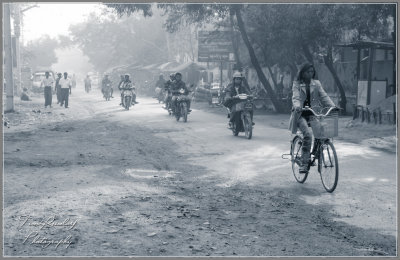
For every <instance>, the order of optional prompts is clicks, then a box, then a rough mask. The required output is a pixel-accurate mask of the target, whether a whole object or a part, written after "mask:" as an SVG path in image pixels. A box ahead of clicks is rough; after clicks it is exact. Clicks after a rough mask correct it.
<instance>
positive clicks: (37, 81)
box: [31, 70, 55, 92]
mask: <svg viewBox="0 0 400 260" xmlns="http://www.w3.org/2000/svg"><path fill="white" fill-rule="evenodd" d="M46 71H48V72H49V74H50V77H52V78H53V79H54V81H55V76H54V72H53V71H51V70H43V71H36V72H35V73H33V75H32V78H31V80H32V91H33V92H43V91H44V87H43V86H42V87H41V86H40V85H41V83H42V80H43V79H44V78H45V73H46Z"/></svg>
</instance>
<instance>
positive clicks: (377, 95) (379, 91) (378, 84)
mask: <svg viewBox="0 0 400 260" xmlns="http://www.w3.org/2000/svg"><path fill="white" fill-rule="evenodd" d="M386 86H387V82H386V80H382V81H371V102H370V105H376V104H378V103H379V102H381V101H382V100H384V99H386Z"/></svg>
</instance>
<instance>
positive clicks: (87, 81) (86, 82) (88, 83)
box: [85, 75, 92, 93]
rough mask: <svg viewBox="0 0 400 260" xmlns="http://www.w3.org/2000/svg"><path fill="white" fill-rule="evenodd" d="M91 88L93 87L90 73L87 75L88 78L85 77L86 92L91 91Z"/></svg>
mask: <svg viewBox="0 0 400 260" xmlns="http://www.w3.org/2000/svg"><path fill="white" fill-rule="evenodd" d="M91 88H92V80H91V79H90V77H89V75H86V78H85V91H86V93H89V91H90V90H91Z"/></svg>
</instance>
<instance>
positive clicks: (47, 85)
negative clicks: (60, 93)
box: [40, 71, 54, 108]
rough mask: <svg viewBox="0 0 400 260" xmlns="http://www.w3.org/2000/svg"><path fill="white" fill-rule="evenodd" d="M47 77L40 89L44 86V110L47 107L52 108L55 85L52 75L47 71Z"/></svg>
mask: <svg viewBox="0 0 400 260" xmlns="http://www.w3.org/2000/svg"><path fill="white" fill-rule="evenodd" d="M45 76H46V77H45V78H44V79H43V80H42V83H41V84H40V87H43V86H44V108H47V106H50V107H51V99H52V93H51V89H52V88H53V85H54V79H53V78H52V77H50V73H49V72H48V71H46V73H45Z"/></svg>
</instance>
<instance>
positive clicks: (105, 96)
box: [104, 83, 111, 101]
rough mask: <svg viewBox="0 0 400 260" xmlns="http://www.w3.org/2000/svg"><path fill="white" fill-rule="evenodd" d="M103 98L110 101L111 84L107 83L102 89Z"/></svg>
mask: <svg viewBox="0 0 400 260" xmlns="http://www.w3.org/2000/svg"><path fill="white" fill-rule="evenodd" d="M104 98H105V99H106V100H107V101H110V98H111V84H110V83H107V85H106V88H105V89H104Z"/></svg>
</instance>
